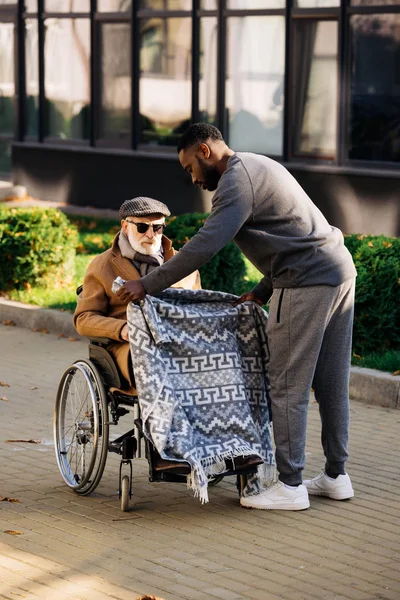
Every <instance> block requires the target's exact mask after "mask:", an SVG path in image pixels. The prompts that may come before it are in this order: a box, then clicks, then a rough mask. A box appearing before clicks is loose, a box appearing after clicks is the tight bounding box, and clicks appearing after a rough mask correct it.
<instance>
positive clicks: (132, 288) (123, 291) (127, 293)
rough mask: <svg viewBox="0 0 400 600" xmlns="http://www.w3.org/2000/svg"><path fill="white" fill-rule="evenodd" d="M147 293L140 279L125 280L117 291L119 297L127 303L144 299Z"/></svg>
mask: <svg viewBox="0 0 400 600" xmlns="http://www.w3.org/2000/svg"><path fill="white" fill-rule="evenodd" d="M145 295H146V290H145V289H144V287H143V284H142V282H141V281H140V279H130V280H129V281H125V283H124V285H122V286H121V287H120V288H119V290H118V291H117V296H118V298H120V299H121V300H122V302H126V304H128V303H129V302H137V301H138V300H143V298H144V297H145Z"/></svg>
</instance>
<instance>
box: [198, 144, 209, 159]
mask: <svg viewBox="0 0 400 600" xmlns="http://www.w3.org/2000/svg"><path fill="white" fill-rule="evenodd" d="M199 153H200V154H201V156H202V158H210V155H211V148H210V146H209V145H208V144H206V143H205V142H202V143H201V144H200V146H199Z"/></svg>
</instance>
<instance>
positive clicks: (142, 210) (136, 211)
mask: <svg viewBox="0 0 400 600" xmlns="http://www.w3.org/2000/svg"><path fill="white" fill-rule="evenodd" d="M157 213H159V214H161V215H164V217H169V215H170V214H171V213H170V211H169V210H168V206H166V205H165V204H163V202H160V201H159V200H154V198H146V197H145V196H138V197H137V198H132V199H131V200H125V202H123V203H122V204H121V208H120V209H119V214H120V217H121V219H126V217H145V216H147V215H154V214H157Z"/></svg>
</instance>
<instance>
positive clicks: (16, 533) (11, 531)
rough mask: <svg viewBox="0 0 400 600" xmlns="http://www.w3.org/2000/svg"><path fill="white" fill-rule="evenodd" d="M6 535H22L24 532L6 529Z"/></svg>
mask: <svg viewBox="0 0 400 600" xmlns="http://www.w3.org/2000/svg"><path fill="white" fill-rule="evenodd" d="M4 533H8V534H9V535H22V531H13V530H12V529H5V530H4Z"/></svg>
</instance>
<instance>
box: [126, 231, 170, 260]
mask: <svg viewBox="0 0 400 600" xmlns="http://www.w3.org/2000/svg"><path fill="white" fill-rule="evenodd" d="M128 240H129V243H130V245H131V246H132V248H133V250H134V251H135V252H139V254H146V255H148V256H152V255H155V254H158V253H159V251H160V248H161V241H162V238H161V236H160V237H159V239H156V243H155V244H151V245H150V244H140V243H139V242H138V241H137V240H135V238H134V237H133V234H132V231H131V230H129V231H128Z"/></svg>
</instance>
